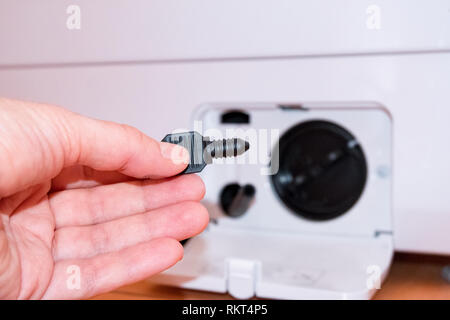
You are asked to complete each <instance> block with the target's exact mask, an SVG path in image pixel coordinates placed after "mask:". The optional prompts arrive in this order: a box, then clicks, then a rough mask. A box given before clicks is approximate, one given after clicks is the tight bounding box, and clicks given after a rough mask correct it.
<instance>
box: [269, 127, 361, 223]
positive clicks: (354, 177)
mask: <svg viewBox="0 0 450 320" xmlns="http://www.w3.org/2000/svg"><path fill="white" fill-rule="evenodd" d="M278 147H279V170H278V173H277V174H275V175H273V176H272V178H271V179H272V183H273V186H274V188H275V191H276V193H277V194H278V196H279V197H280V199H281V201H282V202H283V203H284V204H285V205H286V206H287V207H289V208H290V209H291V210H292V211H294V212H295V213H296V214H298V215H300V216H302V217H304V218H307V219H311V220H329V219H333V218H336V217H338V216H340V215H342V214H344V213H345V212H347V211H348V210H349V209H350V208H351V207H352V206H353V205H354V204H355V203H356V202H357V201H358V199H359V197H360V196H361V193H362V192H363V189H364V186H365V183H366V178H367V163H366V159H365V156H364V153H363V150H362V148H361V146H360V145H359V144H358V142H357V140H356V139H355V137H354V136H353V135H352V134H351V133H350V132H348V131H347V130H345V129H344V128H342V127H341V126H339V125H337V124H335V123H332V122H328V121H319V120H317V121H308V122H303V123H300V124H298V125H296V126H294V127H292V128H291V129H289V130H288V131H287V132H286V133H285V134H283V135H282V136H281V138H280V141H279V143H278ZM272 161H273V159H272Z"/></svg>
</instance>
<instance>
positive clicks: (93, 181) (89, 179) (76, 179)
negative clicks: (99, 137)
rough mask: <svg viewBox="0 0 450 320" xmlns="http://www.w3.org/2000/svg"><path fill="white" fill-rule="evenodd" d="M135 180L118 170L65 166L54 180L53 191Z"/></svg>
mask: <svg viewBox="0 0 450 320" xmlns="http://www.w3.org/2000/svg"><path fill="white" fill-rule="evenodd" d="M130 180H135V179H134V178H132V177H129V176H127V175H124V174H122V173H120V172H117V171H98V170H94V169H92V168H89V167H86V166H80V165H75V166H71V167H68V168H65V169H63V170H62V171H61V173H60V174H58V175H57V176H56V177H55V178H54V179H53V180H52V189H51V191H52V192H56V191H62V190H68V189H77V188H92V187H96V186H99V185H103V184H113V183H119V182H125V181H130Z"/></svg>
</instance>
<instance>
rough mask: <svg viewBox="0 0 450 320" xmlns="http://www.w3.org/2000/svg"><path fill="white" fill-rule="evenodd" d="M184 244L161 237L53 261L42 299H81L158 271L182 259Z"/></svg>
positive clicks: (141, 278)
mask: <svg viewBox="0 0 450 320" xmlns="http://www.w3.org/2000/svg"><path fill="white" fill-rule="evenodd" d="M182 255H183V247H182V246H181V245H180V243H179V242H178V241H176V240H173V239H167V238H161V239H155V240H152V241H149V242H144V243H141V244H138V245H136V246H133V247H129V248H125V249H122V250H120V251H117V252H112V253H106V254H101V255H98V256H95V257H93V258H91V259H71V260H63V261H59V262H57V263H56V264H55V268H54V272H53V278H52V280H51V281H50V285H49V287H48V289H47V292H46V293H45V295H44V297H43V298H44V299H81V298H88V297H91V296H94V295H98V294H101V293H104V292H108V291H111V290H114V289H116V288H118V287H120V286H123V285H126V284H130V283H133V282H136V281H140V280H143V279H145V278H147V277H149V276H151V275H154V274H156V273H158V272H161V271H163V270H165V269H167V268H169V267H171V266H172V265H174V264H175V263H176V262H177V261H179V260H181V258H182Z"/></svg>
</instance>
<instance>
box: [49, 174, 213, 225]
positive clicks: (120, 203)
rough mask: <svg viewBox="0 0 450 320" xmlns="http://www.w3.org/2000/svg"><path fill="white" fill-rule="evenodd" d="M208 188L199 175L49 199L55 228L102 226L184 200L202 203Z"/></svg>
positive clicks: (60, 194) (72, 192)
mask: <svg viewBox="0 0 450 320" xmlns="http://www.w3.org/2000/svg"><path fill="white" fill-rule="evenodd" d="M204 194H205V186H204V184H203V182H202V180H201V179H200V177H198V176H197V175H192V174H190V175H182V176H178V177H175V178H169V179H164V180H140V181H133V182H124V183H118V184H113V185H105V186H98V187H95V188H90V189H74V190H66V191H61V192H57V193H54V194H52V195H51V196H50V198H49V203H50V208H51V209H52V211H53V214H54V217H55V223H56V228H61V227H65V226H81V225H91V224H96V223H101V222H105V221H109V220H113V219H117V218H121V217H125V216H129V215H133V214H137V213H143V212H146V211H149V210H152V209H156V208H160V207H163V206H167V205H170V204H174V203H178V202H181V201H188V200H191V201H200V200H201V199H202V198H203V196H204Z"/></svg>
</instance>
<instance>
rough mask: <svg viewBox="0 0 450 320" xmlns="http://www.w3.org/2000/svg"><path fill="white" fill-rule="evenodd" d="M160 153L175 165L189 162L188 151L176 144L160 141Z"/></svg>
mask: <svg viewBox="0 0 450 320" xmlns="http://www.w3.org/2000/svg"><path fill="white" fill-rule="evenodd" d="M161 154H162V156H163V157H164V158H166V159H170V160H172V162H173V163H174V164H177V165H178V164H188V163H189V152H188V151H187V150H186V149H185V148H183V147H181V146H179V145H176V144H172V143H167V142H161Z"/></svg>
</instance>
